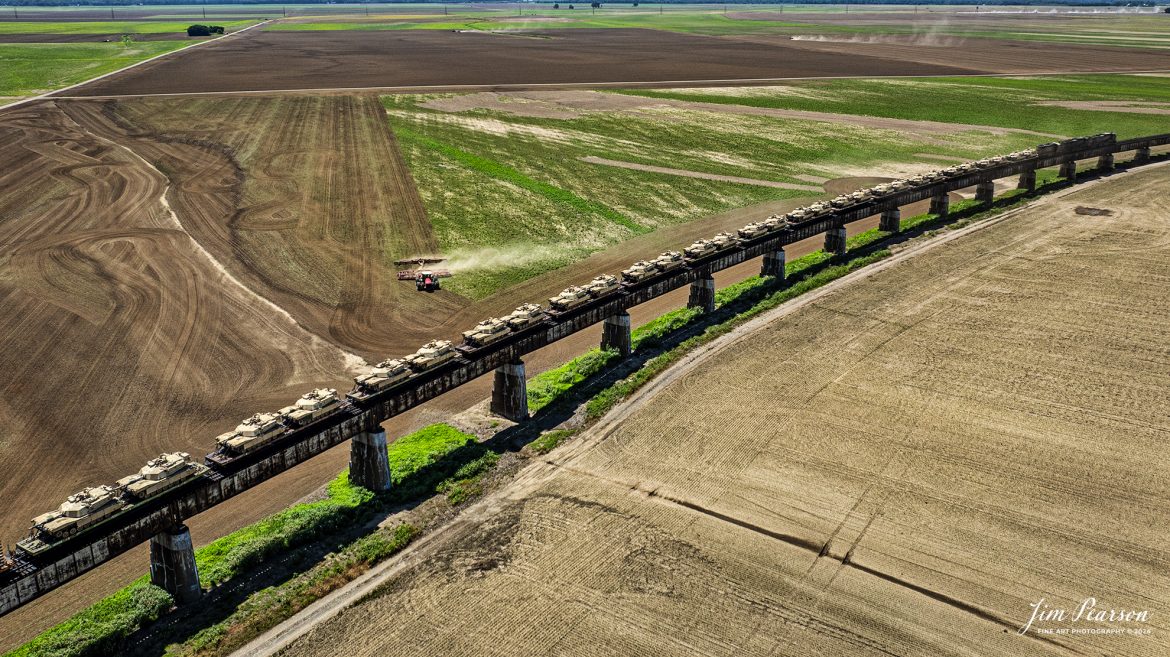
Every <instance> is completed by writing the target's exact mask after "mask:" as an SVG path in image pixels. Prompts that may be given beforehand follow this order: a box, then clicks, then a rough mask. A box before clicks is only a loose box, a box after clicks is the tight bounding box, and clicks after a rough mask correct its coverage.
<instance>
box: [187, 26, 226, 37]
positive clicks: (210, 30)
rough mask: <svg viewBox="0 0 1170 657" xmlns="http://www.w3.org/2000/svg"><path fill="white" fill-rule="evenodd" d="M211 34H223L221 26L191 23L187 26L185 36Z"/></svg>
mask: <svg viewBox="0 0 1170 657" xmlns="http://www.w3.org/2000/svg"><path fill="white" fill-rule="evenodd" d="M212 34H223V28H222V27H220V26H219V25H192V26H191V27H188V28H187V36H211V35H212Z"/></svg>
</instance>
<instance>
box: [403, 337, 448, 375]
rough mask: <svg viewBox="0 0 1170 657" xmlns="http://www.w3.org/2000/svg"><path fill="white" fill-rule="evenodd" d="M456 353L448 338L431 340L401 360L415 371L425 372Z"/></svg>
mask: <svg viewBox="0 0 1170 657" xmlns="http://www.w3.org/2000/svg"><path fill="white" fill-rule="evenodd" d="M456 355H457V354H456V353H455V348H454V347H452V346H451V341H450V340H431V341H430V342H428V343H426V344H424V345H423V346H422V347H420V348H419V350H418V351H416V352H414V353H413V354H411V355H409V356H407V357H406V358H404V359H403V360H404V361H406V364H407V365H408V366H409V367H410V369H412V370H414V371H415V372H425V371H427V370H433V369H435V368H436V367H438V366H440V365H442V364H443V363H446V362H447V361H449V360H451V359H452V358H454V357H455V356H456Z"/></svg>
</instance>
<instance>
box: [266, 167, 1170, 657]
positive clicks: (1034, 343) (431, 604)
mask: <svg viewBox="0 0 1170 657" xmlns="http://www.w3.org/2000/svg"><path fill="white" fill-rule="evenodd" d="M1167 181H1170V170H1168V169H1167V168H1165V167H1163V168H1161V169H1159V170H1148V171H1144V172H1135V173H1133V174H1126V175H1125V176H1124V177H1118V178H1116V179H1115V180H1113V181H1110V182H1109V183H1106V184H1100V185H1096V186H1094V187H1093V188H1086V189H1081V190H1077V191H1074V192H1072V193H1070V194H1068V195H1067V196H1065V197H1063V198H1057V199H1050V200H1048V201H1042V202H1041V203H1039V204H1037V205H1036V206H1034V207H1033V208H1030V209H1028V210H1025V211H1023V212H1020V213H1018V214H1017V215H1016V216H1014V217H1012V218H1011V219H1009V220H1006V221H1003V222H1001V223H999V224H997V225H995V226H993V227H990V228H987V229H984V230H981V231H977V232H973V233H970V234H967V235H965V236H963V237H961V238H959V239H955V240H952V241H950V242H948V243H947V244H946V246H945V247H940V248H936V249H933V250H931V251H928V252H926V253H923V254H921V255H919V256H917V257H916V258H914V259H912V260H908V261H905V262H902V263H898V264H895V265H893V266H890V267H888V268H885V269H884V270H882V271H879V272H875V273H873V274H871V275H869V276H868V277H865V278H864V279H863V280H859V281H857V282H855V283H853V284H852V285H850V286H849V287H847V288H844V289H841V290H838V291H836V292H834V293H831V294H826V295H823V296H820V297H819V298H817V299H815V300H813V301H811V302H809V303H806V304H803V305H802V307H800V308H799V309H797V310H795V311H792V312H791V313H790V314H788V315H786V316H782V317H781V318H779V319H777V320H775V321H773V322H771V323H769V324H767V325H765V326H764V327H763V328H760V329H758V330H757V332H755V333H753V334H750V335H747V336H744V337H742V338H740V339H738V340H734V341H729V342H728V343H726V344H725V345H724V346H723V347H722V348H721V349H718V350H713V352H712V353H713V354H714V355H715V357H712V358H708V359H704V360H699V361H697V365H696V366H695V367H694V368H693V369H688V370H683V371H680V372H679V373H677V375H674V376H672V377H671V378H670V379H669V380H667V381H664V382H663V384H662V385H661V386H655V387H654V389H653V391H652V394H650V393H648V394H647V396H646V397H645V398H644V399H643V403H642V404H641V405H638V406H631V407H630V408H628V409H625V411H623V414H621V415H620V416H619V417H620V419H618V420H616V421H614V422H613V423H609V424H605V425H602V426H600V427H598V428H597V429H596V430H593V431H591V432H589V434H587V435H586V436H584V437H582V438H581V439H579V440H578V441H577V442H575V443H573V444H570V445H569V446H568V447H566V448H564V449H562V450H560V451H557V452H553V453H552V454H551V455H550V457H549V458H548V460H547V461H546V462H542V463H540V464H536V465H534V466H532V467H531V468H529V469H527V470H526V471H524V472H522V473H521V475H520V477H519V479H518V480H517V482H516V483H515V485H513V486H512V487H510V488H509V489H507V491H506V492H504V493H502V494H500V495H498V496H493V497H492V498H489V499H487V500H485V501H484V503H483V504H481V505H480V506H478V507H476V508H474V509H472V510H471V511H472V513H469V514H468V516H467V518H466V521H464V522H460V523H459V524H458V525H457V526H456V527H455V528H453V530H452V531H450V532H449V534H448V535H445V536H442V537H441V538H440V540H435V541H432V542H430V543H428V544H425V545H422V546H420V548H421V549H419V550H415V551H412V552H411V553H410V554H409V555H408V557H407V558H406V559H405V560H403V561H402V562H401V567H400V568H398V569H396V570H395V571H391V572H390V573H389V574H390V575H391V577H389V578H388V579H387V580H386V582H385V585H384V586H383V588H382V589H380V590H379V591H377V592H375V594H374V595H372V596H369V597H366V598H364V599H363V600H362V601H361V602H359V603H358V604H356V605H355V606H354V607H352V608H350V609H348V610H345V611H343V612H342V613H341V614H340V615H338V616H337V617H335V618H334V619H332V620H330V621H327V622H325V623H323V624H321V625H318V626H317V627H316V628H315V629H313V630H312V631H310V632H309V633H308V634H307V635H305V636H304V637H303V638H302V639H301V640H300V641H298V642H297V643H295V644H294V645H292V646H291V647H289V648H287V649H286V650H285V651H284V652H282V653H281V654H284V655H290V656H295V655H317V654H323V653H338V652H343V653H345V654H354V655H374V654H383V653H393V652H395V651H403V650H405V651H408V652H411V653H412V654H418V655H447V654H456V653H460V654H462V653H478V652H498V653H501V654H534V653H542V652H547V651H548V650H550V649H555V650H558V651H562V652H569V653H575V652H585V651H593V652H597V650H598V647H599V646H602V647H604V648H605V650H604V651H603V652H602V653H600V654H614V655H659V654H661V655H668V654H710V655H741V654H771V655H794V656H795V655H807V654H866V655H868V654H873V655H878V654H931V655H965V654H976V653H977V654H1034V655H1062V654H1068V653H1069V652H1078V653H1090V652H1092V653H1100V652H1105V653H1115V652H1119V651H1120V652H1125V653H1126V654H1133V655H1149V656H1153V655H1161V654H1164V653H1165V652H1166V650H1167V648H1168V647H1170V639H1167V637H1166V635H1165V630H1166V629H1167V627H1166V624H1165V621H1164V620H1157V619H1159V618H1164V612H1165V609H1164V607H1165V602H1164V598H1163V596H1161V592H1162V591H1165V590H1166V589H1167V588H1168V587H1170V578H1168V577H1167V575H1166V572H1167V571H1166V568H1165V566H1166V563H1167V562H1170V553H1168V552H1167V550H1166V547H1165V545H1164V540H1163V538H1164V537H1163V532H1162V527H1164V525H1165V521H1166V511H1165V509H1166V508H1167V503H1170V487H1168V486H1167V484H1166V482H1167V481H1168V480H1170V470H1168V467H1170V466H1168V464H1167V462H1166V459H1164V458H1162V456H1161V455H1162V452H1161V451H1160V450H1161V445H1162V444H1163V442H1164V434H1165V433H1166V432H1167V431H1168V430H1170V425H1168V424H1167V420H1166V418H1167V417H1170V404H1168V402H1167V400H1166V398H1165V395H1164V394H1163V391H1164V388H1165V381H1164V379H1165V371H1166V369H1167V367H1170V363H1167V361H1166V356H1165V354H1164V353H1163V350H1162V349H1161V346H1160V345H1163V344H1165V342H1166V340H1167V339H1170V329H1167V327H1166V323H1165V321H1164V319H1163V318H1164V317H1165V316H1166V314H1167V313H1170V295H1168V294H1167V291H1166V290H1167V289H1166V287H1165V286H1155V285H1149V284H1148V281H1149V280H1150V278H1151V277H1155V278H1159V279H1161V278H1167V277H1170V226H1167V224H1166V222H1165V221H1164V218H1163V214H1164V212H1163V211H1164V204H1161V202H1160V198H1161V194H1160V192H1161V190H1162V189H1164V187H1165V185H1166V184H1167ZM1080 203H1092V204H1095V205H1107V206H1109V207H1113V208H1117V209H1118V213H1117V215H1116V216H1114V217H1108V218H1101V217H1080V216H1078V215H1077V214H1076V213H1075V212H1074V208H1075V207H1076V205H1077V204H1080ZM1089 272H1092V274H1091V275H1090V273H1089ZM875 299H879V300H880V303H875V301H874V300H875ZM765 364H766V365H765ZM1151 364H1154V366H1151ZM765 370H766V371H767V372H769V373H772V374H773V375H769V376H761V373H762V372H764V371H765ZM1086 564H1092V565H1093V567H1091V568H1088V567H1086ZM1086 590H1088V591H1092V594H1091V595H1093V596H1094V597H1096V599H1097V600H1098V601H1102V600H1110V601H1113V600H1117V601H1118V602H1116V603H1114V602H1109V603H1102V604H1106V605H1114V606H1122V605H1124V606H1126V607H1127V608H1131V607H1138V608H1146V609H1150V610H1151V615H1150V619H1151V622H1150V623H1148V624H1146V625H1144V626H1143V627H1148V628H1150V629H1151V630H1152V635H1149V636H1127V635H1121V636H1101V635H1077V636H1060V635H1040V634H1036V633H1034V632H1032V633H1029V634H1027V635H1025V636H1021V635H1019V634H1018V633H1017V630H1018V629H1019V628H1020V627H1021V626H1022V625H1023V624H1024V623H1025V622H1026V621H1027V619H1028V617H1029V615H1030V611H1031V610H1030V607H1029V605H1030V604H1032V603H1033V602H1035V601H1036V600H1037V599H1038V598H1039V597H1044V598H1045V599H1046V600H1047V601H1048V602H1049V603H1050V604H1054V605H1057V606H1060V607H1064V608H1070V609H1075V607H1076V605H1077V604H1079V603H1080V601H1081V599H1083V598H1084V597H1085V596H1086V595H1089V594H1086V593H1085V591H1086ZM1127 600H1128V601H1129V602H1126V601H1127Z"/></svg>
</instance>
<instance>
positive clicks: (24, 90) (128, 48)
mask: <svg viewBox="0 0 1170 657" xmlns="http://www.w3.org/2000/svg"><path fill="white" fill-rule="evenodd" d="M186 45H189V42H185V41H136V42H134V43H132V44H130V45H123V44H122V43H121V42H117V41H115V42H111V43H0V97H3V96H9V97H19V96H33V95H36V94H39V93H44V92H47V91H52V90H53V89H57V88H60V87H65V86H68V85H71V84H77V83H78V82H83V81H85V80H88V79H90V78H93V77H96V76H99V75H104V74H106V73H109V72H110V71H116V70H118V69H120V68H122V67H125V66H129V65H130V64H133V63H134V62H137V61H141V60H143V59H147V58H150V57H154V56H155V55H161V54H163V53H166V52H170V51H172V50H176V49H178V48H182V47H183V46H186ZM2 102H3V100H2V98H0V103H2Z"/></svg>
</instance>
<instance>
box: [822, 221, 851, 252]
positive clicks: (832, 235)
mask: <svg viewBox="0 0 1170 657" xmlns="http://www.w3.org/2000/svg"><path fill="white" fill-rule="evenodd" d="M845 239H846V238H845V227H844V226H837V227H835V228H830V229H829V230H826V231H825V253H831V254H833V255H839V256H843V255H845V249H846V248H847V247H846V241H845Z"/></svg>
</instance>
